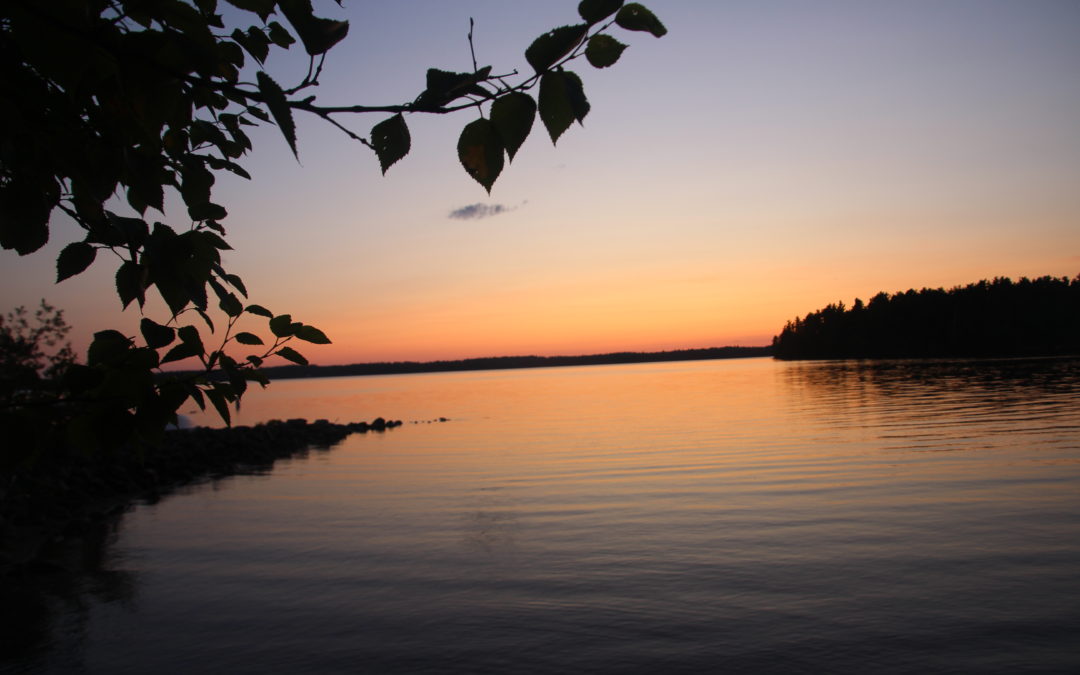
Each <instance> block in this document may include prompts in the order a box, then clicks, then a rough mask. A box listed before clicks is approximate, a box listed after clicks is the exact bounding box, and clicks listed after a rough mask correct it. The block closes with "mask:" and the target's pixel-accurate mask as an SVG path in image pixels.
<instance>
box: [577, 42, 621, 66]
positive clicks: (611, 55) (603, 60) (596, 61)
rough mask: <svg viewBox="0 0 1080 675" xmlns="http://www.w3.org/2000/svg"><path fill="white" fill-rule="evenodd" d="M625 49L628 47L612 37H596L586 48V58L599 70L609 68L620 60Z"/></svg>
mask: <svg viewBox="0 0 1080 675" xmlns="http://www.w3.org/2000/svg"><path fill="white" fill-rule="evenodd" d="M624 49H626V45H624V44H623V43H621V42H619V41H618V40H616V39H615V38H613V37H611V36H610V35H603V34H600V35H594V36H592V37H591V38H589V44H588V46H586V47H585V58H587V59H588V60H589V63H591V64H593V65H594V66H596V67H597V68H607V67H608V66H612V65H614V64H615V62H616V61H618V60H619V57H620V56H622V53H623V50H624Z"/></svg>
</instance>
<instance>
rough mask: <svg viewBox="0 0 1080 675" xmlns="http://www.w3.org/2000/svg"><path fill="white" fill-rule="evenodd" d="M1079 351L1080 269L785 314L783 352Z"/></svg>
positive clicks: (829, 355)
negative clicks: (787, 319)
mask: <svg viewBox="0 0 1080 675" xmlns="http://www.w3.org/2000/svg"><path fill="white" fill-rule="evenodd" d="M1057 354H1080V275H1078V276H1077V277H1076V278H1075V279H1071V280H1070V279H1069V278H1067V277H1061V278H1055V277H1048V276H1047V277H1040V278H1038V279H1027V278H1021V279H1020V280H1019V281H1015V282H1014V281H1012V280H1011V279H1007V278H996V279H994V280H993V281H985V280H983V281H980V282H978V283H974V284H968V285H967V286H957V287H955V288H952V289H949V290H945V289H942V288H934V289H931V288H924V289H922V290H921V291H915V290H908V291H906V292H904V293H895V294H893V295H888V294H887V293H878V294H877V295H875V296H874V297H872V298H870V302H869V303H867V304H865V305H864V304H863V302H862V300H859V299H856V300H855V304H853V305H852V306H851V308H846V307H844V303H842V302H841V303H839V304H835V305H829V306H827V307H825V309H821V310H818V311H816V312H811V313H809V314H807V315H806V317H805V318H802V319H798V318H796V319H795V320H794V321H790V322H788V324H787V325H786V326H784V330H783V332H781V333H780V335H778V336H776V337H775V338H773V355H774V356H775V357H776V358H778V359H841V358H912V357H916V358H917V357H953V356H1044V355H1057Z"/></svg>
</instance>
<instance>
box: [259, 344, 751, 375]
mask: <svg viewBox="0 0 1080 675" xmlns="http://www.w3.org/2000/svg"><path fill="white" fill-rule="evenodd" d="M771 353H772V348H771V347H706V348H703V349H676V350H671V351H666V352H614V353H611V354H586V355H582V356H488V357H480V358H471V359H459V360H454V361H389V362H381V363H353V364H349V365H341V366H317V365H308V366H273V367H263V369H262V370H263V372H264V373H266V375H267V376H268V377H269V378H270V379H271V380H284V379H293V378H301V377H346V376H353V375H400V374H405V373H442V372H454V371H463V370H510V369H516V368H556V367H564V366H595V365H606V364H618V363H651V362H659V361H699V360H706V359H737V358H748V357H752V356H768V355H770V354H771Z"/></svg>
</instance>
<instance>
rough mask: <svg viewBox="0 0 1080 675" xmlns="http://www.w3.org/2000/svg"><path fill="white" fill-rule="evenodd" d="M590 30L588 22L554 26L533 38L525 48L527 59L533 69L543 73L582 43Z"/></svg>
mask: <svg viewBox="0 0 1080 675" xmlns="http://www.w3.org/2000/svg"><path fill="white" fill-rule="evenodd" d="M588 30H589V27H588V25H586V24H579V25H576V26H560V27H558V28H554V29H552V30H550V31H548V32H547V33H544V34H543V35H541V36H540V37H538V38H536V39H535V40H533V43H532V44H531V45H529V48H528V49H526V50H525V60H526V61H528V62H529V65H530V66H532V67H533V70H535V71H536V72H538V73H542V72H544V71H545V70H547V69H548V68H550V67H551V66H553V65H554V64H555V63H556V62H558V61H559V59H561V58H563V57H564V56H566V55H567V54H569V53H570V52H572V51H573V50H574V47H577V46H578V45H579V44H581V40H582V38H584V37H585V34H586V33H587V32H588Z"/></svg>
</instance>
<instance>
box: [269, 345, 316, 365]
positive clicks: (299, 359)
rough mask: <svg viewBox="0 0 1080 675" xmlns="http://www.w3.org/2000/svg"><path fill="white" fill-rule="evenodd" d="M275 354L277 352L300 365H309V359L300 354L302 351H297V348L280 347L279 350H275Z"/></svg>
mask: <svg viewBox="0 0 1080 675" xmlns="http://www.w3.org/2000/svg"><path fill="white" fill-rule="evenodd" d="M275 354H277V355H278V356H280V357H281V358H283V359H286V360H289V361H292V362H293V363H295V364H297V365H299V366H306V365H308V360H307V359H305V358H304V357H303V356H302V355H301V354H300V352H298V351H296V350H295V349H293V348H291V347H279V348H278V350H277V351H276V352H275Z"/></svg>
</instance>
